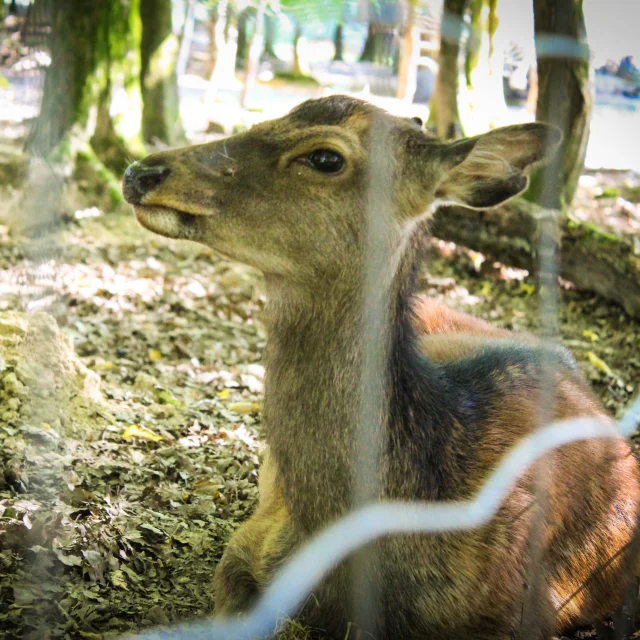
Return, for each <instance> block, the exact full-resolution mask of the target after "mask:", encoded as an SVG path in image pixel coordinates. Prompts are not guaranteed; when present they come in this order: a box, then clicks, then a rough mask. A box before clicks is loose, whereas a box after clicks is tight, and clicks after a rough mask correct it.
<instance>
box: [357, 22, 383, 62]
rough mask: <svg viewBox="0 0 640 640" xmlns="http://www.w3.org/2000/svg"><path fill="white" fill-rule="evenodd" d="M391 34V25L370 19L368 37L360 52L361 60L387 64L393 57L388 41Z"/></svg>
mask: <svg viewBox="0 0 640 640" xmlns="http://www.w3.org/2000/svg"><path fill="white" fill-rule="evenodd" d="M389 36H390V27H388V26H387V25H385V24H383V23H382V22H378V21H376V20H370V22H369V26H368V27H367V38H366V40H365V41H364V46H363V48H362V53H361V54H360V62H377V63H378V64H387V63H388V61H389V58H390V57H391V52H390V51H389V42H388V41H389Z"/></svg>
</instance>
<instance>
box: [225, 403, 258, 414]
mask: <svg viewBox="0 0 640 640" xmlns="http://www.w3.org/2000/svg"><path fill="white" fill-rule="evenodd" d="M229 409H231V411H235V412H236V413H240V414H243V415H244V414H246V413H258V412H260V411H262V405H261V404H260V403H258V402H232V403H231V404H230V405H229Z"/></svg>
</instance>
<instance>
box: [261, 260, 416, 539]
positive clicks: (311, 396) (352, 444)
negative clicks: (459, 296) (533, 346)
mask: <svg viewBox="0 0 640 640" xmlns="http://www.w3.org/2000/svg"><path fill="white" fill-rule="evenodd" d="M413 260H414V257H413V256H402V257H401V259H400V260H398V261H397V265H396V268H395V269H392V270H391V271H390V273H388V274H387V277H386V278H383V281H382V282H381V283H380V287H378V288H377V294H378V295H379V296H380V298H379V302H380V304H381V305H382V307H383V316H384V322H383V323H382V325H381V327H380V332H379V335H378V336H377V338H378V343H379V345H381V348H382V349H383V350H385V352H386V353H387V358H386V360H387V361H386V362H383V367H384V371H383V376H384V379H385V383H384V384H382V385H381V391H380V393H382V394H383V395H385V396H386V397H384V398H382V404H381V405H380V406H381V408H382V409H381V410H382V412H383V413H384V418H383V422H384V423H385V425H386V426H387V427H388V428H393V425H391V424H388V422H389V420H388V419H387V417H386V416H387V415H388V414H389V402H390V401H391V397H392V396H393V389H392V385H393V384H394V379H395V378H396V377H397V375H396V372H395V371H394V370H393V368H394V365H393V363H394V362H399V361H401V359H402V358H398V357H397V354H396V353H395V352H396V351H397V348H398V345H400V344H401V343H403V342H404V341H406V340H408V341H411V339H412V335H410V334H411V332H412V328H411V323H410V322H409V321H408V315H409V313H410V312H409V310H408V305H409V299H410V286H409V285H408V282H409V279H410V278H409V271H410V268H411V264H412V261H413ZM346 282H347V280H346V279H343V280H342V281H341V282H340V284H339V285H338V287H339V289H338V287H334V289H333V290H332V291H330V292H325V295H319V294H318V293H314V294H313V295H311V294H309V295H305V294H304V293H302V292H300V291H296V290H295V288H291V287H285V286H284V285H283V284H282V283H280V282H278V281H277V279H274V278H269V277H268V276H267V277H266V283H267V297H268V300H269V302H268V304H267V308H266V310H265V325H266V328H267V335H268V340H267V347H266V351H265V369H266V382H265V407H264V420H265V434H266V439H267V443H268V445H269V447H270V450H271V452H272V455H273V457H274V461H275V463H276V466H277V468H278V474H279V481H280V489H281V491H282V493H283V496H284V499H285V502H286V504H287V507H288V509H289V511H290V512H291V514H292V516H293V519H294V520H295V521H296V522H297V523H300V524H301V525H302V526H303V527H304V528H305V529H306V530H308V531H311V530H315V529H318V528H320V527H322V526H324V525H326V524H327V523H328V522H331V521H332V520H335V519H336V518H338V517H340V516H341V515H344V513H346V512H347V511H348V510H349V509H350V508H351V507H352V506H353V483H352V475H353V473H354V467H355V465H354V461H355V460H356V457H357V447H358V425H359V424H360V420H361V418H362V415H361V405H360V397H361V389H362V387H361V382H362V373H363V366H365V365H366V362H367V353H366V340H365V335H366V331H363V326H364V325H365V324H366V321H365V320H366V319H365V317H364V316H365V314H366V311H365V305H364V301H363V295H362V291H363V285H362V280H359V279H354V280H353V286H349V285H348V284H346ZM384 389H386V394H385V391H384ZM385 446H386V443H385ZM383 466H384V465H383ZM374 482H378V480H377V479H376V480H374ZM377 491H378V496H380V495H388V492H387V491H386V490H385V488H384V486H379V487H378V488H377ZM376 497H377V496H376Z"/></svg>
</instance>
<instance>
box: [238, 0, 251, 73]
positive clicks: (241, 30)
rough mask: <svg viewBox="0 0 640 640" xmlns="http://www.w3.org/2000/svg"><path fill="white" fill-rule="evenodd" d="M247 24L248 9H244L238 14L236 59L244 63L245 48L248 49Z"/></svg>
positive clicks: (245, 56) (245, 57)
mask: <svg viewBox="0 0 640 640" xmlns="http://www.w3.org/2000/svg"><path fill="white" fill-rule="evenodd" d="M248 22H249V9H245V10H244V11H241V12H240V15H239V16H238V52H237V57H238V60H242V61H246V60H247V48H248V40H249V39H248V37H247V24H248Z"/></svg>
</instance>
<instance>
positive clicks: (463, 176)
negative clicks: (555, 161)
mask: <svg viewBox="0 0 640 640" xmlns="http://www.w3.org/2000/svg"><path fill="white" fill-rule="evenodd" d="M561 140H562V133H561V132H560V129H558V128H556V127H554V126H552V125H547V124H542V123H538V122H536V123H529V124H520V125H513V126H510V127H502V128H500V129H495V130H493V131H490V132H489V133H485V134H484V135H481V136H476V137H475V138H466V139H464V140H460V141H458V142H453V143H451V144H448V145H445V146H444V147H443V148H442V152H441V153H442V156H441V158H442V162H443V164H444V176H443V178H442V180H441V182H440V184H439V185H438V187H437V189H436V194H435V197H436V200H441V201H444V202H454V203H456V204H461V205H463V206H465V207H470V208H472V209H486V208H489V207H495V206H496V205H498V204H500V203H502V202H504V201H505V200H508V199H509V198H513V196H516V195H518V194H519V193H522V191H524V190H525V189H526V188H527V185H528V184H529V179H528V177H527V174H528V173H530V172H531V170H532V169H534V168H536V167H537V166H539V165H541V164H544V163H545V162H547V161H549V160H550V159H551V158H552V157H553V155H554V153H555V152H556V150H557V148H558V146H559V144H560V141H561Z"/></svg>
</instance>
